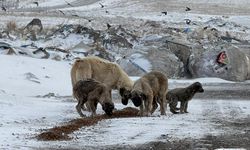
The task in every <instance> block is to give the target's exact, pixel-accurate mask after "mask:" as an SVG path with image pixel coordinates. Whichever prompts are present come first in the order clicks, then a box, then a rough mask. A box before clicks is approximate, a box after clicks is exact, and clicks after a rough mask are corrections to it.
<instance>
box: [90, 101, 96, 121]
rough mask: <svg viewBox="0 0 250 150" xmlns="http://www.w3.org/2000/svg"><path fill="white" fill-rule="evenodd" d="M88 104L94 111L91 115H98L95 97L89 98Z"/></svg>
mask: <svg viewBox="0 0 250 150" xmlns="http://www.w3.org/2000/svg"><path fill="white" fill-rule="evenodd" d="M88 105H89V107H90V110H91V112H92V114H91V117H94V116H96V107H95V99H89V102H88Z"/></svg>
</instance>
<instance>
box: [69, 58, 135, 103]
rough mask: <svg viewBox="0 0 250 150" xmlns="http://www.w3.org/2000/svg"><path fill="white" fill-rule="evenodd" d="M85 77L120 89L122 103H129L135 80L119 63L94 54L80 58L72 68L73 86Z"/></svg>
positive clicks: (110, 87) (111, 87)
mask: <svg viewBox="0 0 250 150" xmlns="http://www.w3.org/2000/svg"><path fill="white" fill-rule="evenodd" d="M84 79H95V80H96V81H99V82H101V83H104V84H105V85H106V86H107V87H108V88H109V89H118V90H119V92H120V95H121V97H122V103H123V104H124V105H127V103H128V98H129V95H130V92H131V89H132V86H133V81H132V80H131V79H130V78H129V76H128V75H127V73H126V72H125V71H124V70H123V69H122V68H121V67H120V66H119V65H118V64H116V63H112V62H110V61H108V60H104V59H101V58H99V57H94V56H90V57H86V58H83V59H78V60H76V61H75V63H74V64H73V66H72V69H71V82H72V86H74V85H75V84H76V82H77V81H79V80H84ZM110 92H111V90H110ZM110 94H111V93H110Z"/></svg>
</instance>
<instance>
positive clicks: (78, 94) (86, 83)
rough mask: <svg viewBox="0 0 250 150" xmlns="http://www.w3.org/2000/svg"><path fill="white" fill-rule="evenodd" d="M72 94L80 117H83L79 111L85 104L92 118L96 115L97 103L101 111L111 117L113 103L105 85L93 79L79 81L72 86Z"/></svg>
mask: <svg viewBox="0 0 250 150" xmlns="http://www.w3.org/2000/svg"><path fill="white" fill-rule="evenodd" d="M73 94H74V97H75V98H76V99H77V101H78V104H77V105H76V110H77V112H78V113H79V115H80V116H81V117H84V116H85V115H84V114H83V113H82V111H81V109H82V108H83V106H84V103H86V102H87V103H88V106H89V109H90V110H91V112H92V116H94V115H96V108H97V104H98V103H100V104H101V105H102V109H103V110H104V111H105V113H106V114H107V115H112V112H113V109H114V103H113V102H112V100H111V94H110V90H109V89H108V87H107V86H106V85H105V84H103V83H100V82H98V81H95V80H93V79H86V80H80V81H78V82H77V83H76V84H75V85H74V87H73Z"/></svg>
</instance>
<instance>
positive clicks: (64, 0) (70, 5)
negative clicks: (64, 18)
mask: <svg viewBox="0 0 250 150" xmlns="http://www.w3.org/2000/svg"><path fill="white" fill-rule="evenodd" d="M64 1H65V0H64ZM65 3H67V5H69V6H71V7H74V6H73V5H72V4H70V3H69V2H67V1H65Z"/></svg>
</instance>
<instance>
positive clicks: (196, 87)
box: [193, 82, 204, 93]
mask: <svg viewBox="0 0 250 150" xmlns="http://www.w3.org/2000/svg"><path fill="white" fill-rule="evenodd" d="M193 87H194V90H195V92H199V93H203V92H204V89H203V88H202V85H201V83H200V82H195V83H194V84H193Z"/></svg>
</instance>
